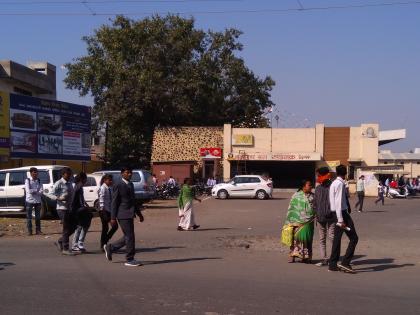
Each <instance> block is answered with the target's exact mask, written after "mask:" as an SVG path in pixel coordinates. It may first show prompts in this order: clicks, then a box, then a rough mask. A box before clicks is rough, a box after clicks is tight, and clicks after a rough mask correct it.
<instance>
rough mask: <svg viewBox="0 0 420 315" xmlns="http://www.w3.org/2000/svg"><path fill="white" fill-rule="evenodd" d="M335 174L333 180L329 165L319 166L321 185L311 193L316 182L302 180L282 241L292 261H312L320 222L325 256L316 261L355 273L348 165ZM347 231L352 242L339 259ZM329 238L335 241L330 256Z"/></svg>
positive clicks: (342, 166) (292, 203)
mask: <svg viewBox="0 0 420 315" xmlns="http://www.w3.org/2000/svg"><path fill="white" fill-rule="evenodd" d="M336 175H337V178H336V179H334V180H333V179H332V176H331V173H330V171H329V169H328V168H327V167H325V168H320V169H318V170H317V176H318V177H317V183H318V186H317V187H316V188H315V193H312V190H313V183H312V182H311V181H310V180H305V181H304V182H303V183H302V185H301V187H300V189H299V190H298V192H296V193H295V194H294V195H293V196H292V199H291V201H290V204H289V208H288V212H287V217H286V221H285V225H284V226H283V230H282V242H283V243H284V244H286V245H287V246H290V251H289V262H290V263H294V262H295V261H296V259H300V260H301V261H302V262H303V263H308V264H310V263H312V256H313V251H312V243H313V237H314V230H315V224H317V226H318V230H319V237H320V251H321V258H322V260H321V262H320V263H318V264H317V265H318V266H327V265H328V270H329V271H339V270H341V271H344V272H347V273H354V271H353V268H352V267H351V260H352V259H353V256H354V252H355V249H356V245H357V243H358V235H357V233H356V229H355V226H354V223H353V220H352V218H351V216H350V213H351V207H350V202H349V191H348V188H347V187H346V182H345V179H346V175H347V168H346V167H345V166H344V165H339V166H338V167H337V168H336ZM359 200H360V199H359ZM358 206H360V204H359V205H358ZM344 233H345V234H346V235H347V237H348V238H349V240H350V242H349V244H348V248H347V250H346V253H345V256H344V258H343V260H342V261H341V263H339V258H340V252H341V239H342V236H343V234H344ZM327 238H328V239H330V241H331V243H332V247H331V254H330V256H329V257H328V255H327Z"/></svg>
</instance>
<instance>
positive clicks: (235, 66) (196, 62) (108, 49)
mask: <svg viewBox="0 0 420 315" xmlns="http://www.w3.org/2000/svg"><path fill="white" fill-rule="evenodd" d="M240 35H241V32H240V31H238V30H236V29H226V30H225V31H224V32H212V31H207V32H205V31H203V30H198V29H196V28H195V27H194V20H193V19H184V18H181V17H179V16H175V15H167V16H165V17H161V16H153V17H150V18H146V19H143V20H139V21H134V20H130V19H128V18H126V17H123V16H119V17H117V18H116V19H115V20H114V21H113V22H112V25H103V26H101V27H100V28H99V29H97V30H95V32H94V34H93V35H92V36H87V37H84V38H83V40H84V41H85V42H86V44H87V55H86V56H83V57H79V58H77V59H75V60H74V61H73V63H68V64H67V65H66V67H67V69H68V73H67V77H66V79H65V83H66V85H67V87H68V88H70V89H77V90H79V93H80V95H82V96H85V95H88V94H90V95H92V96H93V97H94V102H95V106H94V117H95V125H98V126H99V125H103V124H104V123H105V122H108V123H109V126H110V128H109V160H110V163H111V164H112V165H115V166H116V165H120V164H130V165H132V166H136V167H139V166H144V165H147V164H148V163H149V160H150V154H151V152H150V150H151V143H152V137H153V131H154V128H155V127H157V126H220V125H223V124H224V123H232V124H234V125H235V126H248V127H260V126H267V125H268V123H267V120H266V119H265V118H263V117H262V115H261V114H262V112H263V110H264V109H265V108H267V107H270V106H273V103H272V102H271V100H270V91H271V89H272V87H273V86H274V84H275V83H274V81H273V80H272V79H271V78H270V77H266V78H265V79H259V78H258V77H256V76H255V75H254V73H253V72H252V71H250V70H249V69H248V68H247V67H246V66H245V63H244V61H243V59H241V58H239V57H238V56H237V55H235V53H237V52H238V51H240V50H242V45H241V44H240V43H239V41H238V38H239V36H240Z"/></svg>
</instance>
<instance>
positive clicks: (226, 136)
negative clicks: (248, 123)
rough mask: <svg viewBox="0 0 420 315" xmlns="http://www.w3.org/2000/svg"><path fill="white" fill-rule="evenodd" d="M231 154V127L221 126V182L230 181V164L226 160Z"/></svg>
mask: <svg viewBox="0 0 420 315" xmlns="http://www.w3.org/2000/svg"><path fill="white" fill-rule="evenodd" d="M231 152H232V125H231V124H225V125H224V126H223V180H225V181H227V180H229V179H230V162H229V160H228V156H229V153H231Z"/></svg>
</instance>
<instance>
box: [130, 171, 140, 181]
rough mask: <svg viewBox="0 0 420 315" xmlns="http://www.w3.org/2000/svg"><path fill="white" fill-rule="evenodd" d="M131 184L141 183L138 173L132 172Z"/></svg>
mask: <svg viewBox="0 0 420 315" xmlns="http://www.w3.org/2000/svg"><path fill="white" fill-rule="evenodd" d="M131 181H132V182H133V183H136V182H141V176H140V174H139V173H138V172H133V177H131Z"/></svg>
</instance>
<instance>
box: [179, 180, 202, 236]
mask: <svg viewBox="0 0 420 315" xmlns="http://www.w3.org/2000/svg"><path fill="white" fill-rule="evenodd" d="M194 200H197V201H198V202H201V199H198V198H197V197H196V196H195V193H194V189H193V187H192V179H191V178H186V179H184V185H182V187H181V191H180V194H179V196H178V209H179V218H180V219H179V224H178V231H188V230H191V229H192V230H196V229H198V228H199V227H200V226H199V225H197V224H196V223H195V216H194V207H193V201H194Z"/></svg>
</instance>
